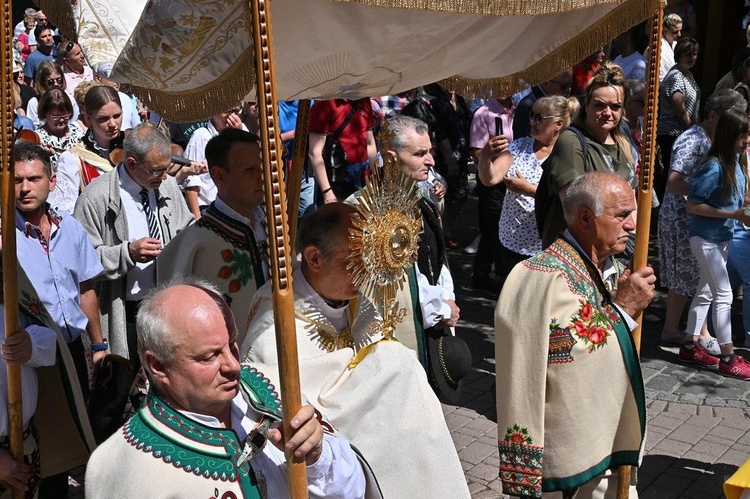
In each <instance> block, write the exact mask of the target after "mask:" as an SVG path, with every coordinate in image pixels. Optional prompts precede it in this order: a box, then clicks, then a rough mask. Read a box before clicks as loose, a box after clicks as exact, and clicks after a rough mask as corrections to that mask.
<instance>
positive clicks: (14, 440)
mask: <svg viewBox="0 0 750 499" xmlns="http://www.w3.org/2000/svg"><path fill="white" fill-rule="evenodd" d="M12 12H13V6H12V2H11V0H3V12H2V23H3V30H2V37H0V50H1V51H2V56H1V57H0V96H2V97H0V120H2V125H1V127H2V129H1V131H0V168H2V173H0V175H1V176H2V179H1V180H0V185H1V186H2V192H0V196H2V199H0V203H2V214H1V216H2V218H1V219H0V221H3V222H5V230H4V231H2V242H3V249H2V254H3V295H2V300H3V304H4V307H5V336H6V338H7V337H10V336H12V335H14V334H16V333H17V332H18V267H17V265H18V263H17V259H16V231H15V229H14V224H13V220H15V213H16V194H15V192H16V191H15V179H14V171H13V170H14V168H13V163H12V157H13V156H12V152H13V108H14V105H13V22H12V20H11V13H12ZM7 368H8V421H9V425H8V441H9V446H10V447H9V451H10V456H11V457H12V458H13V459H14V460H16V461H19V462H23V404H22V403H21V366H20V365H18V364H8V365H7ZM23 496H24V493H23V491H22V490H20V489H13V497H14V498H18V499H20V498H22V497H23Z"/></svg>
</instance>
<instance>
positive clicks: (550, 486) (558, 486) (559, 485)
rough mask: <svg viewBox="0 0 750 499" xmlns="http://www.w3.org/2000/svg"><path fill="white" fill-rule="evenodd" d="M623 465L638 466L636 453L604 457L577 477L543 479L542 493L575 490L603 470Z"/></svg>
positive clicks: (616, 453) (621, 453)
mask: <svg viewBox="0 0 750 499" xmlns="http://www.w3.org/2000/svg"><path fill="white" fill-rule="evenodd" d="M623 465H628V466H638V451H631V450H627V451H619V452H615V453H613V454H612V455H610V456H607V457H605V458H604V459H603V460H602V461H601V462H600V463H599V464H596V465H594V466H592V467H591V468H589V469H587V470H586V471H582V472H581V473H578V474H577V475H573V476H569V477H565V478H546V477H545V478H544V480H543V481H542V491H544V492H557V491H561V490H570V489H575V488H576V487H580V486H581V485H583V484H584V483H586V482H588V481H589V480H591V479H592V478H594V477H597V476H599V475H601V474H602V473H604V471H605V470H607V469H609V468H615V467H617V466H623Z"/></svg>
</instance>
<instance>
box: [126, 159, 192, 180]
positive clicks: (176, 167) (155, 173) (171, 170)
mask: <svg viewBox="0 0 750 499" xmlns="http://www.w3.org/2000/svg"><path fill="white" fill-rule="evenodd" d="M136 163H138V164H139V165H141V166H142V167H144V168H145V169H146V170H148V171H149V173H151V176H152V177H154V178H158V177H163V176H164V174H165V173H166V174H167V175H177V172H179V171H180V170H181V169H182V166H183V165H181V164H179V163H175V162H174V161H170V162H169V166H168V167H166V168H159V169H158V170H155V169H153V168H151V167H150V166H148V165H147V164H146V163H143V162H141V161H136Z"/></svg>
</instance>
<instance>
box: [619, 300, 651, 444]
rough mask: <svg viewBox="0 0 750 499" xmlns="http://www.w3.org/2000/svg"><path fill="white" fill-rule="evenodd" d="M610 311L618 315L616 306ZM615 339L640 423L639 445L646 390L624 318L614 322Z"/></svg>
mask: <svg viewBox="0 0 750 499" xmlns="http://www.w3.org/2000/svg"><path fill="white" fill-rule="evenodd" d="M612 313H616V314H617V315H618V316H619V315H620V311H619V309H617V307H612ZM614 327H615V334H616V335H617V341H618V342H619V343H620V351H621V352H622V360H623V362H624V363H625V370H626V371H627V373H628V378H629V379H630V386H631V388H632V389H633V395H634V396H635V405H636V407H637V408H638V420H639V422H640V423H641V445H643V439H644V437H645V436H646V390H645V388H644V386H643V372H642V371H641V362H640V360H639V359H638V351H637V350H636V348H635V342H634V341H633V336H632V335H631V334H630V331H629V329H628V327H627V325H626V324H625V322H624V320H623V321H622V322H619V323H615V324H614Z"/></svg>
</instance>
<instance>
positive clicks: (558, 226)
mask: <svg viewBox="0 0 750 499" xmlns="http://www.w3.org/2000/svg"><path fill="white" fill-rule="evenodd" d="M629 93H630V90H629V87H628V84H627V82H626V80H625V75H624V74H623V72H622V68H620V66H618V65H616V64H614V63H612V62H610V61H605V62H603V63H602V66H601V67H600V68H599V70H597V72H596V73H595V74H594V77H593V78H592V79H591V81H590V82H589V84H588V86H587V87H586V91H585V92H584V94H583V105H582V106H581V108H580V111H579V112H578V113H572V116H573V121H572V124H571V126H570V127H568V129H567V130H563V132H562V133H560V137H559V138H558V140H557V142H555V147H554V149H553V150H552V153H551V154H550V156H549V158H548V159H547V162H546V164H545V166H544V170H545V173H544V176H543V177H542V179H541V180H540V184H539V189H538V190H537V195H536V208H535V209H536V210H537V224H538V225H539V226H540V234H541V235H542V244H543V246H544V247H545V248H546V247H547V246H549V245H550V244H552V242H553V241H554V240H555V238H557V236H558V235H559V234H560V233H561V232H562V231H564V230H565V228H566V227H567V224H566V223H565V218H564V217H563V210H562V203H561V202H560V193H561V192H564V190H565V188H566V187H567V186H568V184H570V182H572V181H573V180H574V179H576V178H578V177H580V176H581V175H583V174H584V173H586V172H590V171H605V172H613V173H616V174H617V175H620V176H621V177H623V178H624V179H625V180H626V181H627V182H628V183H629V184H630V186H631V187H635V184H636V178H635V164H636V159H635V155H634V151H633V146H632V144H631V142H630V138H629V136H628V134H629V128H628V127H627V126H625V124H624V123H623V122H622V119H623V117H624V115H625V111H624V110H625V103H626V101H627V98H628V96H629ZM540 206H541V207H542V209H541V210H540Z"/></svg>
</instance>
